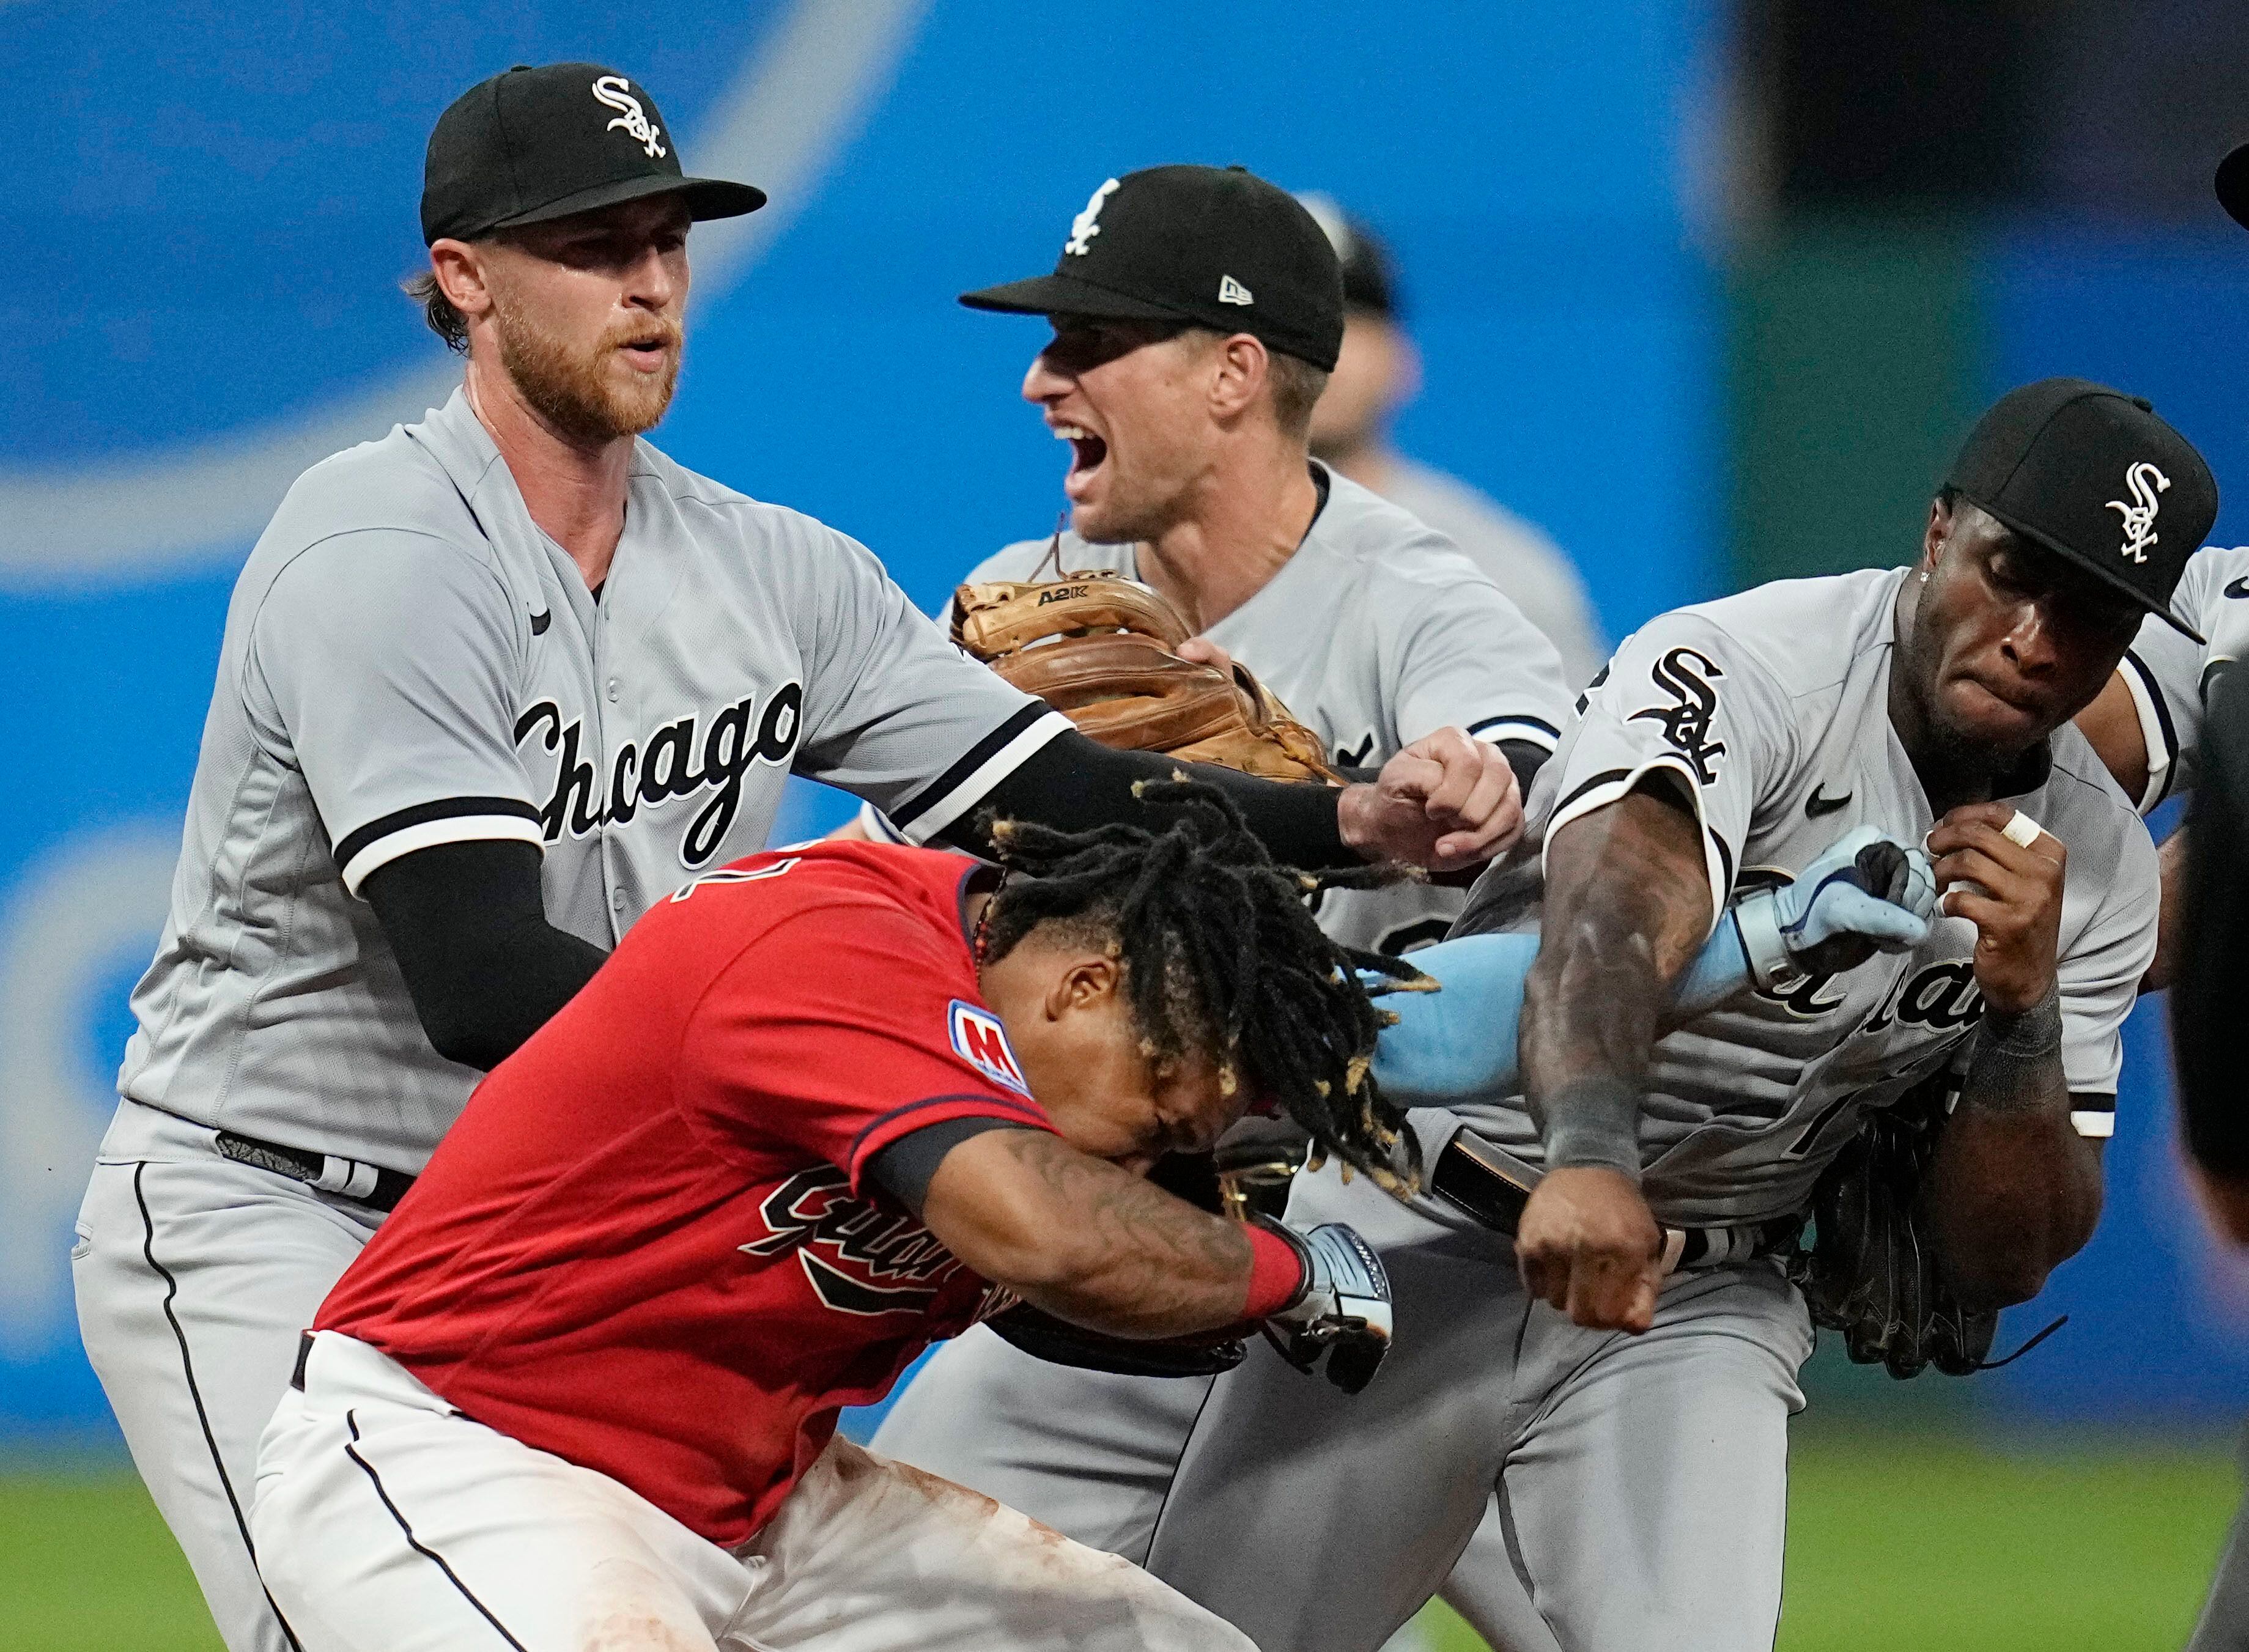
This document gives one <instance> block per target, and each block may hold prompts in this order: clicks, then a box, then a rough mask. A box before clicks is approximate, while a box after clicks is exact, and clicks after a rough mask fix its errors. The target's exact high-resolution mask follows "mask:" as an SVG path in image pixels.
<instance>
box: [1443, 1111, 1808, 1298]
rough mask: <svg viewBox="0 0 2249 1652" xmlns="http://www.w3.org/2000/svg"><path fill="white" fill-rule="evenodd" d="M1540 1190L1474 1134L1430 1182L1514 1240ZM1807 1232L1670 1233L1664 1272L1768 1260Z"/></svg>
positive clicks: (1795, 1228) (1798, 1226) (1800, 1221)
mask: <svg viewBox="0 0 2249 1652" xmlns="http://www.w3.org/2000/svg"><path fill="white" fill-rule="evenodd" d="M1536 1186H1537V1173H1536V1172H1534V1171H1532V1170H1531V1169H1530V1167H1529V1166H1528V1165H1524V1164H1521V1163H1518V1162H1517V1160H1515V1159H1513V1158H1512V1157H1511V1156H1510V1155H1509V1154H1506V1153H1502V1152H1501V1151H1500V1150H1499V1149H1498V1148H1496V1147H1495V1146H1492V1144H1491V1143H1489V1142H1488V1141H1486V1140H1485V1139H1483V1138H1482V1137H1481V1136H1479V1135H1477V1134H1476V1133H1475V1131H1473V1130H1462V1131H1459V1132H1455V1135H1454V1137H1453V1139H1451V1140H1450V1141H1448V1142H1447V1143H1446V1144H1445V1150H1444V1151H1443V1152H1442V1153H1439V1154H1438V1155H1437V1167H1436V1168H1435V1169H1434V1171H1432V1172H1431V1173H1430V1176H1429V1190H1430V1191H1431V1192H1432V1193H1434V1194H1436V1195H1437V1196H1438V1197H1439V1198H1441V1199H1442V1200H1444V1201H1446V1202H1447V1203H1448V1204H1450V1205H1452V1206H1454V1207H1455V1208H1457V1209H1459V1210H1461V1211H1462V1212H1463V1213H1465V1214H1466V1215H1469V1216H1472V1217H1474V1218H1475V1220H1476V1221H1477V1222H1482V1224H1483V1225H1484V1226H1485V1227H1487V1228H1489V1229H1493V1230H1494V1231H1496V1232H1499V1233H1503V1234H1505V1235H1507V1236H1509V1237H1510V1238H1512V1237H1514V1236H1515V1231H1516V1229H1517V1228H1518V1227H1520V1226H1521V1225H1522V1222H1523V1206H1524V1205H1525V1204H1527V1203H1528V1202H1530V1190H1531V1188H1533V1187H1536ZM1803 1230H1804V1218H1803V1217H1802V1216H1800V1215H1788V1216H1775V1217H1773V1218H1771V1220H1770V1221H1766V1222H1751V1223H1749V1224H1747V1225H1745V1226H1743V1227H1739V1228H1666V1229H1664V1230H1663V1270H1664V1271H1665V1272H1666V1273H1675V1272H1677V1271H1679V1270H1682V1269H1685V1268H1715V1267H1717V1266H1718V1265H1720V1264H1721V1263H1729V1262H1747V1261H1748V1260H1750V1258H1751V1257H1753V1256H1771V1255H1772V1254H1773V1253H1774V1252H1776V1251H1779V1250H1784V1249H1787V1248H1788V1247H1789V1246H1790V1245H1792V1244H1793V1243H1794V1242H1796V1236H1798V1235H1799V1233H1801V1232H1802V1231H1803Z"/></svg>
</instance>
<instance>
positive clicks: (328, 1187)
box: [218, 1130, 414, 1211]
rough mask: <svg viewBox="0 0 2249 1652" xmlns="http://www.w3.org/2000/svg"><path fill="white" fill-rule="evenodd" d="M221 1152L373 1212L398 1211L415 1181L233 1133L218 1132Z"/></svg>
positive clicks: (377, 1168)
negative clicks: (400, 1202) (399, 1204)
mask: <svg viewBox="0 0 2249 1652" xmlns="http://www.w3.org/2000/svg"><path fill="white" fill-rule="evenodd" d="M218 1150H219V1152H220V1153H224V1155H225V1156H226V1157H228V1158H229V1159H231V1160H234V1161H235V1162H236V1163H237V1164H242V1165H255V1166H256V1167H258V1169H260V1170H270V1171H272V1173H273V1174H275V1175H277V1176H286V1177H288V1178H289V1180H292V1181H301V1182H303V1183H304V1184H305V1185H306V1186H307V1187H318V1188H319V1189H320V1191H321V1192H322V1193H332V1194H335V1195H336V1196H337V1197H338V1198H340V1199H348V1200H350V1201H352V1202H353V1203H354V1204H358V1205H365V1206H367V1207H368V1208H369V1209H370V1210H382V1211H390V1210H395V1209H396V1208H398V1201H400V1200H401V1199H403V1198H404V1197H406V1190H407V1189H408V1188H409V1187H412V1186H413V1185H414V1178H413V1177H411V1176H409V1175H408V1174H406V1173H405V1172H404V1171H402V1170H385V1169H383V1168H382V1167H380V1166H378V1165H368V1164H361V1162H360V1161H359V1160H356V1159H339V1158H337V1157H336V1156H335V1155H334V1153H306V1152H305V1151H304V1150H303V1149H301V1148H298V1147H285V1146H282V1145H281V1144H280V1143H279V1142H278V1141H260V1140H258V1138H257V1137H255V1136H244V1135H238V1134H237V1133H236V1132H233V1131H231V1130H222V1131H220V1132H218Z"/></svg>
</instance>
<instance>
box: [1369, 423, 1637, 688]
mask: <svg viewBox="0 0 2249 1652" xmlns="http://www.w3.org/2000/svg"><path fill="white" fill-rule="evenodd" d="M1382 497H1383V498H1385V499H1388V500H1389V501H1390V502H1391V503H1392V504H1393V505H1399V506H1404V507H1405V508H1406V511H1407V512H1409V513H1412V514H1413V515H1414V516H1417V517H1419V518H1420V520H1422V521H1423V522H1426V523H1427V525H1428V526H1429V527H1434V528H1435V529H1436V530H1437V532H1438V533H1442V534H1443V535H1444V536H1445V537H1446V538H1447V539H1448V540H1451V541H1452V542H1453V544H1454V546H1455V547H1456V548H1457V549H1458V550H1459V551H1460V553H1461V554H1462V555H1463V556H1465V557H1467V558H1468V561H1471V562H1474V563H1475V565H1476V566H1477V567H1478V568H1482V570H1483V571H1484V573H1485V574H1486V575H1489V577H1490V579H1491V582H1492V583H1493V584H1495V585H1496V586H1498V587H1499V589H1501V590H1503V591H1505V592H1506V593H1507V595H1508V599H1509V600H1510V602H1513V603H1514V604H1515V605H1516V607H1517V608H1519V609H1522V610H1523V618H1525V619H1527V620H1529V621H1530V623H1532V624H1533V625H1536V626H1537V628H1538V629H1539V630H1542V631H1544V633H1545V634H1546V640H1547V641H1548V642H1550V643H1551V644H1554V648H1555V650H1556V651H1557V652H1558V653H1559V654H1560V655H1561V657H1562V678H1563V680H1564V681H1565V682H1566V683H1567V684H1569V685H1570V687H1571V689H1572V691H1573V692H1574V691H1575V690H1578V689H1580V688H1583V687H1584V686H1585V685H1586V684H1587V683H1589V682H1591V681H1592V676H1593V673H1594V672H1595V671H1599V670H1600V668H1601V663H1602V662H1603V661H1604V660H1606V659H1607V658H1608V657H1609V646H1608V641H1607V639H1606V637H1603V636H1602V635H1601V625H1600V621H1599V620H1598V619H1597V618H1595V617H1594V616H1593V605H1592V601H1591V600H1590V599H1589V598H1588V597H1587V596H1586V595H1585V581H1584V580H1583V579H1581V578H1579V577H1578V570H1577V569H1576V568H1573V567H1572V566H1571V563H1570V559H1569V558H1568V557H1567V556H1565V555H1564V554H1562V547H1560V546H1558V545H1557V544H1555V543H1554V541H1553V540H1551V539H1550V538H1548V537H1547V535H1546V534H1545V533H1544V532H1543V531H1541V530H1540V529H1539V528H1538V527H1536V526H1534V525H1533V524H1531V523H1530V522H1527V521H1525V520H1523V518H1521V517H1519V516H1517V514H1516V513H1514V512H1512V511H1510V510H1509V509H1507V508H1506V506H1503V505H1501V504H1500V503H1499V502H1498V501H1497V500H1496V499H1490V498H1488V497H1487V496H1485V495H1484V494H1482V493H1480V492H1477V491H1476V490H1475V488H1472V487H1470V486H1469V485H1468V484H1467V483H1466V482H1463V481H1462V480H1461V479H1460V478H1458V477H1455V476H1448V475H1446V474H1445V473H1444V472H1442V471H1436V470H1432V469H1430V468H1429V466H1427V465H1420V464H1417V463H1415V462H1414V461H1413V460H1412V459H1409V458H1397V459H1393V460H1392V461H1391V471H1390V476H1389V478H1388V482H1387V484H1386V486H1385V487H1384V489H1383V493H1382Z"/></svg>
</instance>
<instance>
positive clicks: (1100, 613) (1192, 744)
mask: <svg viewBox="0 0 2249 1652" xmlns="http://www.w3.org/2000/svg"><path fill="white" fill-rule="evenodd" d="M1187 635H1188V633H1187V627H1186V622H1185V621H1183V620H1182V619H1181V618H1180V616H1179V614H1178V613H1177V612H1176V611H1175V610H1174V609H1173V608H1172V606H1171V604H1170V603H1168V602H1165V600H1164V599H1163V598H1162V597H1161V596H1159V595H1157V594H1156V593H1155V592H1154V591H1152V590H1150V589H1148V588H1147V587H1146V586H1145V585H1140V584H1137V583H1135V582H1132V581H1131V580H1127V579H1119V578H1118V577H1117V576H1115V575H1108V574H1083V575H1065V576H1064V577H1063V578H1061V579H1058V580H1052V581H1043V582H1029V583H1018V582H1012V581H994V582H991V583H988V584H982V585H963V586H962V587H960V588H959V589H958V590H956V591H955V592H954V593H953V641H954V642H956V643H958V644H960V646H961V647H962V648H964V649H966V650H967V651H968V652H969V653H970V654H972V655H973V656H974V657H976V658H978V659H980V660H982V661H983V662H984V663H985V664H987V665H989V666H991V668H992V669H993V670H994V671H997V672H999V673H1000V675H1001V676H1002V677H1004V678H1007V679H1008V681H1009V682H1010V683H1013V684H1014V685H1015V686H1016V687H1017V688H1020V689H1021V690H1023V691H1024V692H1026V693H1030V694H1035V695H1037V696H1038V697H1039V698H1040V699H1042V700H1044V701H1046V702H1047V704H1049V706H1053V707H1054V708H1055V709H1056V711H1059V712H1062V713H1063V715H1065V716H1067V717H1068V718H1069V719H1070V721H1072V722H1073V723H1075V724H1076V725H1077V726H1078V727H1079V728H1080V729H1082V730H1083V732H1084V733H1087V734H1089V735H1090V736H1091V737H1092V738H1093V739H1095V740H1099V741H1100V742H1101V743H1102V744H1103V745H1104V746H1112V747H1119V748H1121V749H1123V750H1125V751H1143V752H1162V753H1164V754H1166V756H1171V757H1176V758H1179V759H1180V760H1181V761H1185V762H1190V763H1218V764H1221V765H1222V766H1224V767H1228V768H1235V769H1240V770H1241V771H1242V772H1243V773H1244V774H1258V775H1262V776H1263V777H1265V778H1266V779H1268V780H1316V781H1327V782H1328V783H1330V784H1340V783H1341V780H1340V777H1339V776H1338V774H1336V773H1335V771H1334V770H1333V769H1332V768H1331V767H1329V766H1328V763H1327V753H1326V748H1325V747H1324V746H1323V745H1322V744H1321V741H1320V738H1319V736H1317V734H1315V733H1312V731H1311V730H1310V729H1309V728H1306V727H1305V726H1303V724H1302V723H1300V722H1298V721H1297V720H1296V719H1295V718H1294V717H1291V716H1290V714H1289V708H1288V707H1287V706H1283V705H1282V704H1281V702H1280V701H1279V700H1278V699H1275V698H1274V696H1273V695H1272V694H1271V693H1269V692H1267V690H1266V689H1265V688H1264V686H1263V685H1261V684H1260V683H1259V682H1258V681H1257V679H1256V678H1255V677H1253V676H1251V675H1250V673H1249V671H1248V668H1247V667H1246V666H1243V665H1241V664H1236V665H1235V667H1234V669H1233V671H1231V672H1230V673H1229V672H1226V671H1220V670H1218V669H1217V668H1216V667H1214V666H1210V665H1200V664H1196V663H1194V662H1193V661H1192V660H1184V659H1181V658H1180V657H1179V653H1178V651H1177V650H1178V649H1179V645H1180V644H1181V643H1184V642H1186V640H1187Z"/></svg>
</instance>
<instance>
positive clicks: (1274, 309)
mask: <svg viewBox="0 0 2249 1652" xmlns="http://www.w3.org/2000/svg"><path fill="white" fill-rule="evenodd" d="M960 301H961V302H962V303H963V304H965V305H966V306H968V307H969V308H970V309H972V310H1003V311H1007V312H1009V313H1014V314H1018V315H1093V316H1109V317H1116V318H1118V319H1122V320H1140V321H1189V322H1193V323H1194V324H1195V325H1197V326H1199V327H1214V328H1216V329H1217V330H1218V331H1219V332H1221V333H1247V334H1250V335H1251V336H1252V337H1254V338H1256V339H1258V340H1260V341H1262V342H1263V343H1264V344H1265V346H1266V347H1267V348H1269V349H1275V350H1278V351H1280V352H1282V353H1283V354H1287V355H1293V356H1296V357H1297V358H1298V359H1299V360H1301V361H1310V363H1311V364H1312V365H1313V366H1314V367H1316V368H1320V369H1321V370H1322V371H1323V372H1326V371H1330V370H1331V369H1332V368H1334V366H1335V364H1336V352H1337V351H1338V350H1339V349H1340V348H1342V347H1343V274H1342V271H1341V269H1340V267H1339V266H1338V263H1337V260H1336V253H1335V248H1334V247H1333V246H1331V245H1330V244H1329V243H1328V237H1327V236H1326V234H1325V232H1324V231H1322V230H1321V228H1320V226H1319V225H1318V224H1317V223H1316V222H1314V220H1313V218H1312V215H1311V214H1310V213H1309V212H1307V211H1306V210H1304V208H1303V204H1302V203H1300V202H1298V201H1297V199H1296V196H1292V195H1290V193H1289V192H1288V191H1287V190H1286V189H1282V188H1280V187H1279V186H1278V185H1276V184H1271V183H1268V182H1265V180H1264V179H1262V178H1261V177H1259V176H1256V175H1255V173H1252V172H1250V171H1248V170H1247V169H1243V168H1241V167H1201V166H1168V167H1150V168H1148V169H1146V170H1145V171H1140V172H1128V173H1126V174H1125V176H1123V177H1121V178H1111V179H1109V180H1108V181H1107V182H1104V183H1103V184H1102V186H1101V187H1100V188H1099V189H1096V190H1095V191H1094V192H1093V197H1092V199H1090V200H1089V201H1088V202H1087V203H1085V208H1084V210H1083V211H1081V212H1080V213H1079V214H1078V215H1077V217H1075V218H1073V219H1072V220H1071V221H1070V226H1069V238H1068V239H1067V240H1065V241H1064V242H1063V248H1062V256H1061V257H1060V258H1057V259H1056V261H1055V268H1054V273H1053V274H1052V275H1035V276H1033V277H1032V278H1031V279H1029V280H1028V281H1011V282H1009V283H1008V285H1007V286H994V287H986V288H985V289H984V290H983V291H981V292H980V293H962V294H961V295H960Z"/></svg>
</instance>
